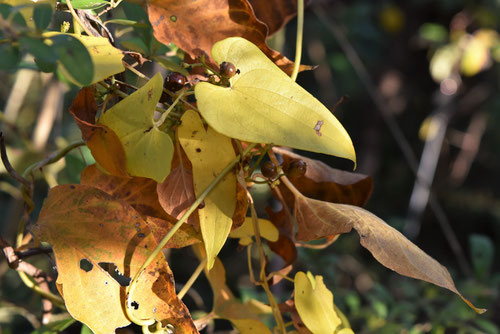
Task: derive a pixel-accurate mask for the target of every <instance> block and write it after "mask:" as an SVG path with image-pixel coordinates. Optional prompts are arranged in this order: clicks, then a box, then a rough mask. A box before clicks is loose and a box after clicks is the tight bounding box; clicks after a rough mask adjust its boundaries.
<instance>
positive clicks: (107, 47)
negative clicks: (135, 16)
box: [43, 32, 125, 85]
mask: <svg viewBox="0 0 500 334" xmlns="http://www.w3.org/2000/svg"><path fill="white" fill-rule="evenodd" d="M56 35H70V36H73V37H75V38H76V39H78V40H79V41H80V42H82V44H83V45H84V46H85V47H86V48H87V51H88V52H89V54H90V58H91V59H92V63H93V64H94V75H93V77H92V81H91V83H90V84H89V85H91V84H94V83H96V82H98V81H101V80H104V79H106V78H107V77H110V76H112V75H113V74H116V73H120V72H123V71H125V68H124V67H123V63H122V58H123V53H122V51H121V50H120V49H117V48H115V47H113V46H112V45H111V43H109V40H108V39H107V38H104V37H94V36H82V35H77V34H64V33H59V32H47V33H44V34H43V37H45V38H50V37H53V36H56ZM63 74H64V75H65V77H66V78H67V79H68V80H70V81H71V82H72V83H74V84H75V85H79V84H78V81H77V80H75V79H74V78H73V77H71V75H69V73H68V71H67V70H65V69H64V68H63Z"/></svg>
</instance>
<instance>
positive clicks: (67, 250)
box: [33, 185, 198, 334]
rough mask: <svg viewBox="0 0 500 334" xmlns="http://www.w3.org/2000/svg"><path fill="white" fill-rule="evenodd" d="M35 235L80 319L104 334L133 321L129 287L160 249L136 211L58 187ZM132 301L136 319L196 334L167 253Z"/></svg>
mask: <svg viewBox="0 0 500 334" xmlns="http://www.w3.org/2000/svg"><path fill="white" fill-rule="evenodd" d="M33 231H34V233H35V234H36V235H38V236H39V238H40V239H41V240H42V241H47V242H49V243H50V244H51V245H52V247H53V250H54V255H55V258H56V263H57V269H58V272H59V276H58V279H57V283H58V284H60V285H62V291H63V296H64V301H65V303H66V306H67V308H68V311H69V312H70V314H71V315H72V316H73V317H74V318H75V319H77V320H79V321H81V322H83V323H85V324H86V325H87V326H89V327H90V328H91V329H92V330H93V331H94V333H106V334H107V333H114V331H115V329H116V328H118V327H123V326H126V325H128V324H129V323H130V321H129V320H128V319H127V318H126V316H125V312H124V310H123V307H124V304H125V286H126V285H127V284H128V282H129V281H130V277H131V276H132V275H134V274H135V273H136V272H137V270H138V269H139V267H140V266H141V265H142V263H143V262H144V260H145V259H146V258H147V257H148V256H149V254H150V252H151V251H152V250H153V249H154V248H155V247H156V245H157V243H156V240H155V238H154V237H153V235H152V233H151V231H150V229H149V227H148V225H147V224H146V222H145V221H144V220H143V219H142V218H141V217H140V215H139V214H138V212H137V211H135V210H134V208H132V206H130V205H129V204H127V203H126V202H125V201H123V200H114V199H113V198H112V197H111V196H110V195H108V194H107V193H105V192H103V191H101V190H99V189H96V188H92V187H89V186H84V185H61V186H57V187H54V188H52V189H51V190H50V192H49V196H48V197H47V199H46V200H45V202H44V206H43V208H42V211H41V212H40V216H39V219H38V222H37V223H36V224H35V225H34V226H33ZM132 299H133V300H134V303H132V305H136V307H137V308H136V309H135V310H133V311H132V312H133V313H134V315H135V316H136V317H138V318H142V319H151V318H154V319H156V320H158V321H165V322H167V323H170V324H172V325H173V326H174V327H175V329H176V333H198V331H197V330H196V328H195V327H194V324H193V322H192V319H191V317H190V316H189V312H188V310H187V308H186V306H185V305H184V304H183V303H182V302H181V301H180V300H179V299H178V298H177V295H176V293H175V287H174V280H173V275H172V272H171V270H170V268H169V266H168V263H167V262H166V260H165V258H164V256H163V254H162V253H160V254H158V256H157V258H156V259H155V260H154V261H153V262H152V264H151V265H150V266H148V267H147V268H146V270H145V272H144V274H143V275H142V276H141V277H140V278H139V281H138V282H137V289H136V292H135V294H134V295H133V296H132Z"/></svg>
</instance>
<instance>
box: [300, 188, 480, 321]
mask: <svg viewBox="0 0 500 334" xmlns="http://www.w3.org/2000/svg"><path fill="white" fill-rule="evenodd" d="M295 191H296V190H295ZM295 218H296V220H297V225H298V229H299V231H298V233H297V240H302V241H310V240H315V239H320V238H325V237H328V236H333V235H337V234H341V233H347V232H350V231H351V229H352V228H354V229H355V230H356V232H358V234H359V237H360V242H361V245H362V246H363V247H365V248H366V249H368V250H369V251H370V252H371V253H372V255H373V257H375V259H377V261H379V262H380V263H381V264H383V265H384V266H386V267H387V268H389V269H392V270H394V271H395V272H397V273H399V274H401V275H404V276H408V277H412V278H416V279H420V280H423V281H426V282H429V283H432V284H435V285H437V286H440V287H443V288H446V289H448V290H450V291H452V292H454V293H456V294H457V295H458V296H460V298H462V299H463V300H464V301H465V302H466V303H467V305H469V306H470V307H471V308H473V309H474V310H475V311H476V312H478V313H483V312H484V311H485V310H484V309H478V308H476V307H475V306H473V305H472V304H471V303H470V302H469V301H468V300H467V299H465V298H464V297H463V296H462V295H461V294H460V293H459V292H458V290H457V288H456V287H455V283H454V282H453V279H452V278H451V276H450V273H449V272H448V270H447V269H446V268H445V267H444V266H442V265H441V264H440V263H439V262H437V261H436V260H434V259H433V258H432V257H430V256H429V255H427V254H426V253H425V252H424V251H422V250H421V249H420V248H418V247H417V246H416V245H415V244H413V243H412V242H411V241H409V240H408V239H406V238H405V237H404V236H403V235H402V234H401V233H400V232H399V231H397V230H396V229H394V228H393V227H391V226H389V225H387V224H386V223H385V222H384V221H383V220H381V219H380V218H378V217H377V216H375V215H374V214H372V213H370V212H368V211H366V210H364V209H362V208H359V207H356V206H352V205H346V204H335V203H328V202H323V201H318V200H314V199H311V198H307V197H305V196H303V195H301V194H300V193H298V192H296V193H295Z"/></svg>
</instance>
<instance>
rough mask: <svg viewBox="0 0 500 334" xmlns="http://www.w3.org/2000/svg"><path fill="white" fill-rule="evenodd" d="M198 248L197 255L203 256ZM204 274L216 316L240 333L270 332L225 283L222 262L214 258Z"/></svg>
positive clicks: (262, 333) (224, 271) (266, 333)
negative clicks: (211, 265) (211, 294)
mask: <svg viewBox="0 0 500 334" xmlns="http://www.w3.org/2000/svg"><path fill="white" fill-rule="evenodd" d="M200 248H201V247H199V248H198V251H199V254H198V256H200V257H203V255H204V254H200V253H203V249H200ZM205 275H206V276H207V278H208V282H209V283H210V286H211V287H212V291H213V294H214V303H213V305H214V306H213V312H214V313H215V314H216V316H217V317H219V318H222V319H227V320H229V321H231V323H232V324H233V325H234V326H235V327H236V328H237V329H238V331H239V332H240V333H242V334H254V333H259V334H271V331H270V330H269V328H267V326H266V325H264V324H263V323H262V322H261V321H260V320H259V318H258V317H257V315H255V313H253V312H251V307H249V306H247V305H245V304H243V303H241V302H239V301H238V300H236V298H235V297H234V295H233V293H232V292H231V290H230V289H229V287H228V286H227V285H226V270H225V269H224V265H223V264H222V262H221V261H220V260H219V259H218V258H215V261H214V266H213V267H212V269H211V270H210V271H208V270H206V269H205Z"/></svg>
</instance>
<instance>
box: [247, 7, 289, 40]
mask: <svg viewBox="0 0 500 334" xmlns="http://www.w3.org/2000/svg"><path fill="white" fill-rule="evenodd" d="M249 2H250V4H251V5H252V8H253V11H254V13H255V16H257V19H258V20H260V21H262V22H263V23H265V24H266V26H267V28H268V35H269V36H270V35H272V34H274V33H275V32H277V31H278V30H280V29H281V28H283V26H285V24H287V22H288V21H290V20H291V19H292V18H293V17H295V15H297V1H296V0H265V1H262V0H249Z"/></svg>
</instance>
